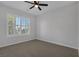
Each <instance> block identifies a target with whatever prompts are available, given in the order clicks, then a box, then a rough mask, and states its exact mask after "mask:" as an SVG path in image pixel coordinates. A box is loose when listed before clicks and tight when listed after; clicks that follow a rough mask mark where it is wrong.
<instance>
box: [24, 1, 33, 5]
mask: <svg viewBox="0 0 79 59" xmlns="http://www.w3.org/2000/svg"><path fill="white" fill-rule="evenodd" d="M24 2H27V3H30V4H34V3H32V2H29V1H24Z"/></svg>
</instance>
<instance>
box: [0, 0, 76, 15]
mask: <svg viewBox="0 0 79 59" xmlns="http://www.w3.org/2000/svg"><path fill="white" fill-rule="evenodd" d="M0 3H3V4H5V5H7V6H9V7H12V8H16V9H19V10H22V11H25V12H27V13H32V14H34V15H40V14H43V13H46V12H47V11H50V10H54V9H56V8H60V7H64V6H66V5H70V4H73V3H75V2H74V1H40V3H46V4H48V6H47V7H44V6H40V7H41V8H42V11H39V10H38V8H33V9H29V8H30V7H31V6H32V4H29V3H25V2H24V1H0Z"/></svg>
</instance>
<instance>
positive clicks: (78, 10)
mask: <svg viewBox="0 0 79 59" xmlns="http://www.w3.org/2000/svg"><path fill="white" fill-rule="evenodd" d="M77 6H78V9H77V12H78V13H77V14H78V17H77V18H78V55H79V2H78V5H77Z"/></svg>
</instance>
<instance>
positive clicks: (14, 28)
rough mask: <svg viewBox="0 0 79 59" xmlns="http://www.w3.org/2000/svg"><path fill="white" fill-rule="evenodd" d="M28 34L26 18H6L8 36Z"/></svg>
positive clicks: (28, 21)
mask: <svg viewBox="0 0 79 59" xmlns="http://www.w3.org/2000/svg"><path fill="white" fill-rule="evenodd" d="M29 33H30V20H29V19H28V18H26V17H20V16H10V15H9V16H8V34H9V35H19V34H29Z"/></svg>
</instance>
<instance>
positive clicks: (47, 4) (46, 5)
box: [39, 4, 48, 6]
mask: <svg viewBox="0 0 79 59" xmlns="http://www.w3.org/2000/svg"><path fill="white" fill-rule="evenodd" d="M39 5H40V6H48V4H39Z"/></svg>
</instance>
